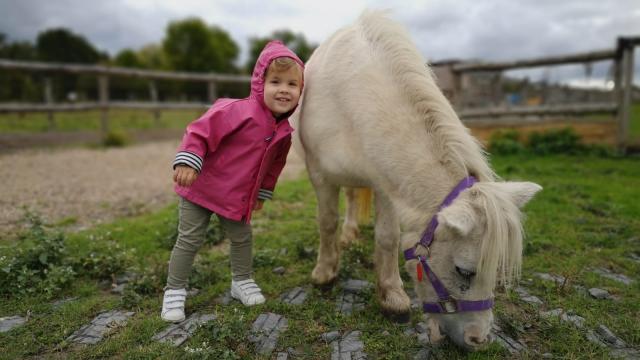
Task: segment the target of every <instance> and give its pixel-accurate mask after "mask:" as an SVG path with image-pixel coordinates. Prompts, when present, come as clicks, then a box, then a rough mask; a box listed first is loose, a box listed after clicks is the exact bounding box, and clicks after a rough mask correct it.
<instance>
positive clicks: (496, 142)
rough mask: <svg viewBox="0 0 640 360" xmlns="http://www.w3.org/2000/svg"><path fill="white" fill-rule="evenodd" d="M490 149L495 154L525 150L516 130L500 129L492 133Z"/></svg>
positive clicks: (516, 152) (508, 153)
mask: <svg viewBox="0 0 640 360" xmlns="http://www.w3.org/2000/svg"><path fill="white" fill-rule="evenodd" d="M489 151H490V152H491V153H493V154H500V155H513V154H520V153H523V152H524V151H525V148H524V145H522V143H521V142H520V134H519V133H518V132H517V131H516V130H499V131H496V132H494V133H493V134H491V138H490V139H489Z"/></svg>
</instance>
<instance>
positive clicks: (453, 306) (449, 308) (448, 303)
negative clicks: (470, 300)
mask: <svg viewBox="0 0 640 360" xmlns="http://www.w3.org/2000/svg"><path fill="white" fill-rule="evenodd" d="M438 305H440V310H441V311H442V312H443V313H444V314H453V313H457V312H458V300H457V299H456V298H454V297H453V296H449V298H448V299H445V300H438Z"/></svg>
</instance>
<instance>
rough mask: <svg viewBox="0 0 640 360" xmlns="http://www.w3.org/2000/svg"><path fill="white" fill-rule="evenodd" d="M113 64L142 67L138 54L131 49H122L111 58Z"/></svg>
mask: <svg viewBox="0 0 640 360" xmlns="http://www.w3.org/2000/svg"><path fill="white" fill-rule="evenodd" d="M113 64H114V65H116V66H122V67H130V68H142V67H144V66H143V64H142V62H141V61H140V58H139V57H138V54H137V53H136V52H135V51H133V50H131V49H123V50H120V52H118V54H116V56H115V57H114V58H113Z"/></svg>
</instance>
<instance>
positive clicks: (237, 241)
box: [166, 197, 253, 289]
mask: <svg viewBox="0 0 640 360" xmlns="http://www.w3.org/2000/svg"><path fill="white" fill-rule="evenodd" d="M212 214H213V212H211V211H210V210H209V209H205V208H203V207H202V206H200V205H197V204H194V203H192V202H190V201H189V200H186V199H184V198H182V197H181V198H180V204H179V215H178V216H179V220H178V239H177V241H176V244H175V245H174V247H173V251H172V252H171V260H170V261H169V275H168V276H167V287H166V288H167V289H183V288H186V287H187V283H188V281H189V275H190V274H191V267H192V265H193V259H194V258H195V256H196V253H197V252H198V249H200V246H202V243H203V242H204V239H205V234H206V232H207V227H208V226H209V221H210V220H211V215H212ZM216 215H217V214H216ZM217 216H218V219H220V224H222V228H223V229H224V232H225V234H226V236H227V237H228V238H229V239H230V240H231V246H230V251H229V252H230V260H231V275H232V277H233V280H235V281H239V280H246V279H249V278H251V275H252V273H253V258H252V254H251V252H252V236H251V225H249V224H245V223H243V222H242V221H233V220H229V219H226V218H224V217H222V216H220V215H217Z"/></svg>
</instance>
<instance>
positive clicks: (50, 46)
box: [36, 28, 106, 64]
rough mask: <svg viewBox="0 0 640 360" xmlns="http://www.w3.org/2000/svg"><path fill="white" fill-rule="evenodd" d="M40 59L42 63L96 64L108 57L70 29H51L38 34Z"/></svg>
mask: <svg viewBox="0 0 640 360" xmlns="http://www.w3.org/2000/svg"><path fill="white" fill-rule="evenodd" d="M36 49H37V51H38V58H39V59H40V60H42V61H52V62H65V63H83V64H95V63H97V62H98V61H100V60H101V59H104V58H105V57H106V56H105V55H103V54H101V53H100V52H99V51H98V50H96V48H95V47H94V46H93V45H92V44H91V43H90V42H89V41H88V40H87V39H85V38H84V36H81V35H77V34H74V33H73V32H71V31H70V30H68V29H65V28H57V29H49V30H45V31H43V32H41V33H40V34H38V38H37V40H36Z"/></svg>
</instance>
